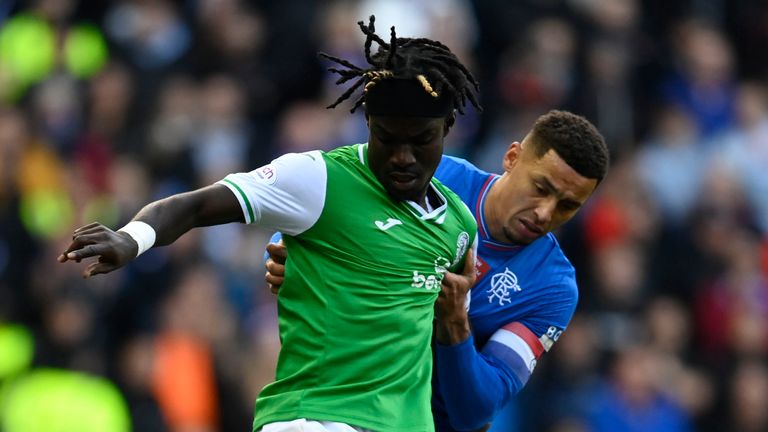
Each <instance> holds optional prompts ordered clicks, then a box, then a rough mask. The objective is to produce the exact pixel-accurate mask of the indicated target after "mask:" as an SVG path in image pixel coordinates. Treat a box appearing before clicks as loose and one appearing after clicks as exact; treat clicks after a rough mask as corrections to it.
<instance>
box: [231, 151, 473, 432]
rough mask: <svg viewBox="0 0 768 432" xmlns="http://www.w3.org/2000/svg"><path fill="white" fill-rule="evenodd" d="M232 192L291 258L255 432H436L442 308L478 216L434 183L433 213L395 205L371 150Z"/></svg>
mask: <svg viewBox="0 0 768 432" xmlns="http://www.w3.org/2000/svg"><path fill="white" fill-rule="evenodd" d="M220 183H221V184H224V185H226V186H227V187H229V188H230V189H231V190H232V192H233V193H234V194H235V196H236V197H237V199H238V200H239V201H240V205H241V206H242V208H243V214H244V216H245V220H246V222H248V223H259V224H260V225H262V226H265V227H267V228H271V229H275V230H280V231H282V232H283V233H284V237H283V238H284V241H285V243H286V245H287V246H288V250H290V251H291V252H290V257H289V259H288V262H287V265H286V270H285V271H286V273H285V282H284V284H283V286H282V287H281V289H280V293H279V295H278V315H279V324H280V337H281V340H282V344H283V346H282V350H281V351H280V357H279V360H278V365H277V376H276V381H275V382H274V383H272V384H270V385H268V386H266V387H265V388H264V389H263V390H262V392H261V394H260V395H259V398H258V399H257V401H256V414H255V419H254V425H253V426H254V430H258V429H259V428H260V427H261V426H262V425H264V424H266V423H271V422H277V421H286V420H293V419H299V418H307V419H312V420H323V421H334V422H342V423H347V424H350V425H354V426H356V427H360V428H364V429H371V430H375V431H381V432H387V431H392V432H395V431H397V432H401V431H413V432H417V431H431V430H433V427H434V426H433V421H432V416H431V412H430V378H431V376H432V356H431V350H430V341H431V336H432V320H433V317H434V302H435V300H436V298H437V294H438V292H439V290H440V281H441V280H442V278H443V275H444V273H445V271H446V270H451V271H458V270H459V269H461V266H462V264H463V261H464V257H465V255H466V251H467V249H468V248H469V247H471V246H472V244H473V242H474V239H475V235H476V229H477V226H476V224H475V221H474V219H473V217H472V214H471V212H470V211H469V209H468V208H467V207H466V206H465V205H464V204H463V203H462V202H461V200H460V199H459V198H458V197H457V196H456V195H455V194H453V193H452V192H451V191H450V190H449V189H448V188H446V187H445V186H443V185H442V184H440V182H438V181H436V180H434V179H433V180H432V183H431V185H430V187H431V188H433V190H434V191H435V193H436V194H437V195H438V196H439V197H440V198H441V203H440V205H439V206H438V207H437V208H435V209H434V210H433V211H431V212H427V211H425V210H424V209H422V208H421V207H420V206H419V205H417V204H416V203H413V202H395V201H393V200H392V199H391V198H390V197H389V195H387V193H386V191H385V190H384V188H383V187H382V186H381V184H380V183H379V182H378V181H377V180H376V178H375V176H374V175H373V173H372V172H371V171H370V169H369V168H368V166H367V145H366V144H359V145H354V146H349V147H341V148H338V149H336V150H333V151H331V152H328V153H322V152H319V151H314V152H309V153H303V154H291V155H286V156H283V157H281V158H278V159H276V160H275V161H273V162H272V163H271V164H269V165H267V166H265V167H262V168H259V169H257V170H254V171H252V172H250V173H240V174H232V175H229V176H227V177H226V178H225V179H224V180H222V181H221V182H220Z"/></svg>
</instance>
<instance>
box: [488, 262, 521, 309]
mask: <svg viewBox="0 0 768 432" xmlns="http://www.w3.org/2000/svg"><path fill="white" fill-rule="evenodd" d="M510 290H511V291H512V292H518V291H522V288H521V287H520V285H519V284H518V283H517V275H516V274H514V273H512V271H511V270H509V268H504V271H503V272H500V273H496V274H495V275H493V276H492V277H491V286H490V288H488V290H487V293H488V303H493V302H494V300H498V301H499V306H504V303H505V302H506V303H512V299H511V297H510Z"/></svg>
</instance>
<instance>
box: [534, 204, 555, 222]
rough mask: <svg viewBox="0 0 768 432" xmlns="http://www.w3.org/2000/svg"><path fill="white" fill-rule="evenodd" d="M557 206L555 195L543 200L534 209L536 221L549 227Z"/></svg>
mask: <svg viewBox="0 0 768 432" xmlns="http://www.w3.org/2000/svg"><path fill="white" fill-rule="evenodd" d="M555 208H557V199H555V198H554V197H552V198H550V199H545V200H542V201H541V203H540V204H539V205H538V206H537V207H536V209H535V210H534V211H533V212H534V214H536V223H537V224H539V225H541V226H544V227H547V226H548V225H549V223H550V222H552V214H553V213H554V212H555Z"/></svg>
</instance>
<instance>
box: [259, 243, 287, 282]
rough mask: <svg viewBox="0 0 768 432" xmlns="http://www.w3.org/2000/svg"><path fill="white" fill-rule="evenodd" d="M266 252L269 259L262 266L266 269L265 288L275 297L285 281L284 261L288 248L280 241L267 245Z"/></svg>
mask: <svg viewBox="0 0 768 432" xmlns="http://www.w3.org/2000/svg"><path fill="white" fill-rule="evenodd" d="M267 252H268V253H269V259H268V260H267V262H266V263H264V266H265V267H266V268H267V274H265V275H264V280H266V281H267V286H268V287H269V290H270V291H271V292H272V294H275V295H277V292H278V291H279V290H280V286H281V285H282V284H283V282H284V281H285V260H286V259H287V258H288V248H287V247H285V243H283V240H282V239H280V241H279V242H277V243H270V244H268V245H267Z"/></svg>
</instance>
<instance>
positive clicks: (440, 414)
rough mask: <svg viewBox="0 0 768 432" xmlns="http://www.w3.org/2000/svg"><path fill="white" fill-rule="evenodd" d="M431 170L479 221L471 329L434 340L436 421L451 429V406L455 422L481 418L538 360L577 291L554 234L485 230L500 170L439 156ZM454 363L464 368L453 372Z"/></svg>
mask: <svg viewBox="0 0 768 432" xmlns="http://www.w3.org/2000/svg"><path fill="white" fill-rule="evenodd" d="M435 177H437V178H438V179H439V180H440V181H441V182H443V184H445V185H446V186H448V187H449V188H451V190H453V191H454V192H456V193H457V194H458V195H459V196H460V197H461V199H462V200H463V201H464V202H465V203H466V204H467V205H468V206H469V207H470V208H471V209H472V210H473V213H474V214H475V218H476V219H477V221H478V228H479V234H478V239H479V242H478V259H477V273H478V280H477V283H476V284H475V286H474V287H473V288H472V292H471V302H470V309H469V319H470V322H471V325H472V334H473V337H472V338H470V341H469V342H468V343H467V344H462V345H460V346H452V347H443V346H438V347H437V348H436V350H437V369H438V370H437V373H436V374H435V383H434V388H435V397H434V401H433V402H434V403H433V410H434V414H435V422H436V425H437V429H438V430H441V431H442V430H445V431H450V430H454V429H453V427H451V426H449V422H448V415H449V414H450V417H451V420H452V423H454V424H462V425H464V426H470V427H468V428H471V427H479V426H482V425H483V424H485V423H487V422H489V421H490V420H492V418H493V415H494V414H495V412H496V411H497V410H498V409H500V408H501V407H502V406H503V404H504V403H505V402H506V401H508V400H509V399H510V398H511V397H512V396H513V395H514V394H515V393H516V392H517V391H519V390H520V389H521V388H522V387H523V386H524V385H525V383H526V382H527V381H528V377H529V376H530V374H531V372H533V368H534V367H535V365H536V360H537V359H538V358H539V356H540V355H541V354H542V353H543V352H545V351H548V350H549V349H550V348H551V347H552V344H553V343H554V342H555V341H556V340H557V339H558V338H559V337H560V334H561V333H562V332H563V330H565V328H566V326H567V325H568V322H570V320H571V317H572V316H573V312H574V310H575V309H576V303H577V300H578V291H577V287H576V280H575V271H574V268H573V266H572V265H571V263H570V262H569V261H568V259H567V258H566V257H565V255H564V254H563V252H562V250H561V249H560V246H559V245H558V243H557V240H556V239H555V236H554V235H553V234H551V233H550V234H547V235H546V236H543V237H542V238H539V239H538V240H536V241H534V242H533V243H531V244H529V245H527V246H520V245H510V244H503V243H499V242H496V241H494V240H493V239H492V238H490V237H489V234H488V227H487V226H486V223H485V217H484V213H483V208H484V205H485V198H486V195H487V193H488V190H489V189H490V188H491V186H492V185H493V184H494V182H495V181H496V180H497V179H498V178H499V176H498V175H495V174H489V173H487V172H484V171H481V170H479V169H477V168H476V167H474V166H472V165H471V164H469V163H468V162H466V161H464V160H461V159H456V158H452V157H449V156H444V157H443V160H442V162H441V163H440V166H439V167H438V169H437V172H436V173H435ZM472 343H474V346H471V345H472ZM441 363H442V364H441ZM456 368H461V372H462V373H461V374H459V373H458V372H455V371H454V372H451V371H452V370H453V369H456ZM475 390H476V391H477V394H474V392H475Z"/></svg>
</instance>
